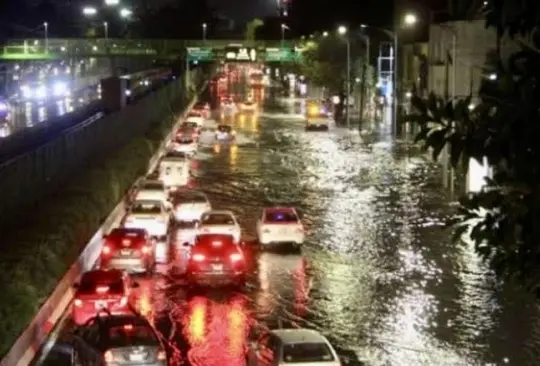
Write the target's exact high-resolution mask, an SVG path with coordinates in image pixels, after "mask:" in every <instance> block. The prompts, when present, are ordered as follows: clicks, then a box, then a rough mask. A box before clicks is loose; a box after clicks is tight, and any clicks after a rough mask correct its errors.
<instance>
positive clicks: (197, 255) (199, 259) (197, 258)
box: [193, 254, 206, 262]
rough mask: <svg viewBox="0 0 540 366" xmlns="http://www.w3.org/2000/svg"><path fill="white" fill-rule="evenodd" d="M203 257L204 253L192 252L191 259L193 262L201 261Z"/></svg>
mask: <svg viewBox="0 0 540 366" xmlns="http://www.w3.org/2000/svg"><path fill="white" fill-rule="evenodd" d="M205 258H206V257H205V256H204V255H202V254H193V260H194V261H195V262H202V261H204V260H205Z"/></svg>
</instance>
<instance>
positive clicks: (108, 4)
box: [105, 0, 120, 6]
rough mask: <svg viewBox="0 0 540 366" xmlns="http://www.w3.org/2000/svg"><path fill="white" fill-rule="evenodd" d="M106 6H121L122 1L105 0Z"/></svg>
mask: <svg viewBox="0 0 540 366" xmlns="http://www.w3.org/2000/svg"><path fill="white" fill-rule="evenodd" d="M105 5H107V6H116V5H120V0H105Z"/></svg>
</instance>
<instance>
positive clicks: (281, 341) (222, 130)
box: [69, 67, 345, 366]
mask: <svg viewBox="0 0 540 366" xmlns="http://www.w3.org/2000/svg"><path fill="white" fill-rule="evenodd" d="M245 68H246V67H243V68H241V67H236V68H231V69H226V70H224V71H222V72H221V73H220V74H219V75H217V76H216V77H215V78H214V79H213V80H212V82H211V85H210V89H212V90H213V93H216V94H217V96H218V97H217V98H214V99H216V100H215V105H211V104H210V102H206V101H203V102H198V103H197V104H196V105H195V106H194V107H193V109H192V110H191V111H189V112H188V113H187V114H186V115H185V117H184V120H183V122H182V124H181V125H180V127H179V128H178V129H177V130H176V131H175V132H174V133H173V135H172V138H171V140H170V141H168V142H167V144H166V151H165V152H164V153H163V154H162V156H161V158H160V160H159V162H158V164H157V167H156V169H155V171H153V172H152V173H151V174H149V175H148V176H145V177H141V179H139V180H138V182H137V183H136V184H135V186H134V187H133V190H132V191H131V192H130V193H129V195H128V201H129V202H128V203H127V205H126V209H125V214H124V215H123V218H122V219H121V221H120V224H119V226H118V227H116V228H113V229H112V230H111V231H110V232H109V233H108V234H106V235H105V236H104V237H103V242H102V246H101V252H100V257H99V260H98V263H97V265H96V267H95V269H93V270H91V271H88V272H86V273H84V274H83V275H82V276H81V278H80V280H79V281H78V282H77V283H76V284H75V285H74V292H75V296H74V300H73V303H72V306H71V313H70V320H69V322H70V324H71V325H70V327H69V329H70V337H69V353H70V362H71V364H73V365H200V366H204V365H208V366H213V365H216V366H218V365H223V366H235V365H248V366H259V365H261V366H262V365H285V364H286V365H297V364H298V365H300V364H301V365H306V366H307V365H327V366H335V365H342V364H345V363H344V361H343V359H341V358H340V356H338V353H337V352H336V350H335V349H334V348H333V346H332V345H331V343H330V342H329V340H328V339H327V338H325V336H323V335H322V334H320V333H319V332H318V331H316V330H314V329H309V328H307V327H296V328H295V327H290V328H283V327H276V328H275V329H271V327H262V328H261V327H257V329H255V328H254V327H253V326H252V324H249V322H248V321H247V319H246V317H245V315H244V313H243V311H241V309H240V308H242V307H243V306H245V305H244V304H243V300H242V296H241V294H242V293H249V292H250V291H253V289H252V288H253V284H250V281H251V280H250V279H251V278H252V272H253V271H254V266H256V263H255V262H256V260H255V259H254V255H255V254H254V253H256V252H267V251H269V252H274V251H276V250H277V251H279V253H281V250H282V249H283V248H285V250H286V251H287V252H289V251H292V252H299V251H300V250H301V248H302V244H303V243H304V239H305V237H306V228H305V226H304V223H303V222H302V219H301V215H300V214H299V212H297V209H296V208H295V207H292V206H279V207H273V206H268V207H261V208H260V214H259V215H258V216H257V217H256V218H255V219H256V229H255V230H256V238H255V240H253V239H250V240H246V239H245V237H244V235H243V231H244V230H243V226H242V222H240V220H239V218H238V217H237V216H236V215H235V214H234V213H233V211H231V210H229V209H228V208H227V207H222V205H214V203H213V202H211V200H210V199H209V198H208V196H207V194H205V193H204V192H203V191H201V190H197V189H196V188H195V187H194V186H195V185H194V184H193V183H192V181H193V168H194V167H196V166H197V164H199V163H200V162H199V161H198V160H197V159H198V157H199V156H200V155H204V154H205V151H206V150H208V149H209V147H211V149H213V151H219V149H232V148H233V147H234V148H237V146H236V145H237V143H238V135H237V131H236V128H235V121H237V120H238V119H239V118H240V119H241V120H242V118H244V119H245V118H256V115H257V114H259V113H261V104H262V98H261V93H264V90H263V89H264V85H263V84H262V81H261V80H262V77H261V75H262V72H261V71H260V69H255V70H254V69H253V68H249V70H246V69H245ZM244 74H248V75H251V76H250V77H248V79H249V80H250V91H249V92H247V93H244V94H245V95H244V97H243V98H242V100H240V99H239V97H238V95H239V94H238V93H231V92H230V88H228V87H227V85H229V84H230V83H229V82H230V78H233V79H234V78H238V77H240V75H244ZM235 80H237V79H235ZM213 117H215V118H216V120H217V121H216V120H213V119H212V118H213ZM216 148H217V150H216ZM215 179H219V177H216V178H215ZM283 260H284V261H286V260H288V259H287V255H286V254H284V255H283ZM171 277H175V278H181V281H176V282H175V283H181V285H180V288H178V289H176V290H174V291H175V294H173V295H171V296H169V297H168V300H167V301H171V300H170V299H174V298H175V297H178V301H179V302H187V303H188V304H189V306H188V308H189V311H185V310H184V312H183V313H182V314H176V312H175V311H170V314H169V316H170V317H171V319H172V317H178V318H179V319H180V320H174V321H170V324H171V325H170V326H171V327H173V328H174V327H176V325H175V324H177V323H179V324H181V325H178V326H182V327H183V328H184V333H186V332H187V333H186V334H185V339H186V342H187V343H189V345H185V346H179V345H178V344H176V343H177V342H173V341H172V340H171V337H170V336H168V335H167V334H166V333H165V332H164V331H163V330H161V328H160V326H159V324H156V322H159V321H158V320H156V319H154V317H153V316H152V315H150V314H149V312H148V311H147V310H148V309H145V307H146V308H147V307H148V306H149V305H148V304H144V303H143V302H144V301H141V298H142V295H141V293H142V292H144V291H145V290H146V288H147V287H148V283H161V282H166V279H167V278H171ZM209 292H213V293H215V292H217V293H218V295H217V296H218V297H221V296H223V297H225V298H227V304H228V305H227V309H228V310H227V311H226V312H225V313H223V314H222V315H218V316H216V317H214V318H213V319H215V321H218V320H221V321H223V322H226V323H227V325H226V326H225V325H223V333H224V334H223V337H224V338H223V339H224V340H223V342H228V343H227V344H228V347H227V349H228V352H226V354H225V353H223V354H221V353H220V354H214V353H213V352H214V350H212V349H205V350H204V351H201V347H194V345H197V344H201V342H204V338H205V335H206V330H205V327H206V326H208V325H207V319H206V318H207V317H208V316H209V314H208V306H207V303H208V301H209V300H208V299H207V295H208V293H209ZM239 294H240V295H239ZM153 302H154V303H156V302H159V301H158V300H156V299H154V301H153ZM163 306H166V305H165V304H163ZM216 309H219V307H218V308H215V309H214V310H213V311H214V312H216V311H218V310H216ZM231 309H232V310H231ZM235 309H236V310H235ZM213 321H214V320H213ZM158 329H160V330H158ZM173 333H174V332H173V330H171V334H173ZM208 344H209V345H210V344H212V343H210V342H209V343H208ZM189 348H191V349H192V350H194V351H196V352H185V349H189Z"/></svg>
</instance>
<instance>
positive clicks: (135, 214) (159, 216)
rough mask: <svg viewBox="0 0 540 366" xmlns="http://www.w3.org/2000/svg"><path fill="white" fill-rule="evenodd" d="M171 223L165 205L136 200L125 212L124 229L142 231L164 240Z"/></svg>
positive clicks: (151, 201)
mask: <svg viewBox="0 0 540 366" xmlns="http://www.w3.org/2000/svg"><path fill="white" fill-rule="evenodd" d="M170 221H171V215H170V210H169V209H168V208H167V205H166V203H164V202H162V201H157V200H137V201H134V202H133V205H132V206H131V208H130V209H129V211H128V212H127V215H126V217H125V220H124V227H125V228H128V229H144V230H146V231H147V232H148V234H149V235H150V236H153V237H157V238H160V239H165V238H166V237H167V234H168V232H169V223H170Z"/></svg>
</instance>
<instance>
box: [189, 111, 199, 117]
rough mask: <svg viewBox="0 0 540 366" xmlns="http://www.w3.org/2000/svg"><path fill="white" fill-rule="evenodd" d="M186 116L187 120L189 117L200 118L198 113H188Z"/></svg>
mask: <svg viewBox="0 0 540 366" xmlns="http://www.w3.org/2000/svg"><path fill="white" fill-rule="evenodd" d="M187 116H188V118H189V117H195V118H199V117H200V116H201V113H200V112H190V113H189V114H188V115H187Z"/></svg>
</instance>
